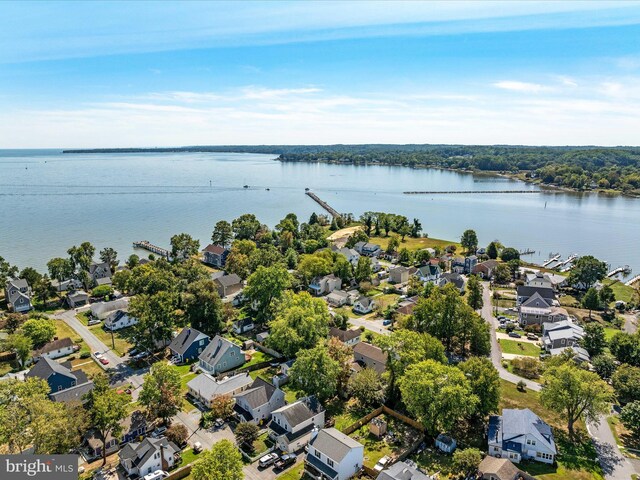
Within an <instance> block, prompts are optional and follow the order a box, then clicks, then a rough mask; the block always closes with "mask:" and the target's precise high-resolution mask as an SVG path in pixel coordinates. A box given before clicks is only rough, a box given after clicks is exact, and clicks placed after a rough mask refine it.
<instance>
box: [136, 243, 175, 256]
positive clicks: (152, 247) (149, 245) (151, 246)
mask: <svg viewBox="0 0 640 480" xmlns="http://www.w3.org/2000/svg"><path fill="white" fill-rule="evenodd" d="M133 248H142V249H143V250H147V251H149V252H151V253H155V254H156V255H160V256H162V257H165V258H169V255H170V254H171V252H170V251H169V250H167V249H166V248H162V247H158V246H157V245H154V244H153V243H151V242H148V241H147V240H141V241H139V242H133Z"/></svg>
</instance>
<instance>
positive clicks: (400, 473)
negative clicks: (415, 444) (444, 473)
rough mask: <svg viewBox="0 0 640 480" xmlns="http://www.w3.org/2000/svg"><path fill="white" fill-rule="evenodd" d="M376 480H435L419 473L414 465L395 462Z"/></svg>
mask: <svg viewBox="0 0 640 480" xmlns="http://www.w3.org/2000/svg"><path fill="white" fill-rule="evenodd" d="M376 480H435V477H432V476H430V475H427V474H425V473H423V472H421V471H420V470H418V469H417V468H416V467H415V464H414V465H410V464H408V463H406V462H396V463H394V464H393V465H391V466H390V467H389V468H387V469H386V470H383V471H382V472H380V475H378V476H377V477H376Z"/></svg>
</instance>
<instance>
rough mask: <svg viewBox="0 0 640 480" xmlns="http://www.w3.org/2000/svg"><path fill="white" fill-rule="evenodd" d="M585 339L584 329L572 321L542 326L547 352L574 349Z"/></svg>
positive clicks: (543, 341) (543, 340)
mask: <svg viewBox="0 0 640 480" xmlns="http://www.w3.org/2000/svg"><path fill="white" fill-rule="evenodd" d="M583 338H584V328H582V327H581V326H579V325H576V324H575V323H573V322H572V321H571V320H563V321H561V322H555V323H549V322H546V323H543V324H542V344H543V345H544V348H545V350H547V351H549V350H551V349H555V348H564V347H572V346H574V345H578V343H579V342H580V340H582V339H583Z"/></svg>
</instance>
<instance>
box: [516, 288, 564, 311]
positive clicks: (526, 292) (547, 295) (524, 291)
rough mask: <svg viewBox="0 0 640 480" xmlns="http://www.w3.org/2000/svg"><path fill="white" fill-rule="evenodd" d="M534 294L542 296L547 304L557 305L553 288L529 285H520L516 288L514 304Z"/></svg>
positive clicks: (521, 302)
mask: <svg viewBox="0 0 640 480" xmlns="http://www.w3.org/2000/svg"><path fill="white" fill-rule="evenodd" d="M534 295H537V296H539V297H541V298H543V299H544V301H545V302H546V303H547V305H549V306H553V305H558V301H557V299H556V292H555V291H554V290H553V288H551V287H538V286H529V285H520V286H519V287H518V288H517V289H516V305H522V304H523V303H525V302H527V300H529V299H530V298H531V297H533V296H534Z"/></svg>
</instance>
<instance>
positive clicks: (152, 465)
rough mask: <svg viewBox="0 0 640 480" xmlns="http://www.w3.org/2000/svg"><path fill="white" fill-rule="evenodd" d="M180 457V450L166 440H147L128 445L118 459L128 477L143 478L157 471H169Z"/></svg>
mask: <svg viewBox="0 0 640 480" xmlns="http://www.w3.org/2000/svg"><path fill="white" fill-rule="evenodd" d="M179 457H180V449H179V448H178V447H177V446H176V445H175V444H174V443H173V442H170V441H169V440H167V439H166V438H164V437H163V438H145V439H144V440H142V441H141V442H140V443H127V444H126V445H125V446H124V447H123V448H122V450H120V452H118V458H119V459H120V465H122V468H124V470H125V471H126V472H127V475H129V476H130V477H131V476H140V477H143V476H145V475H147V474H149V473H151V472H155V471H156V470H164V471H167V470H169V469H170V468H172V467H173V466H174V465H175V463H176V461H177V460H178V459H179Z"/></svg>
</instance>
